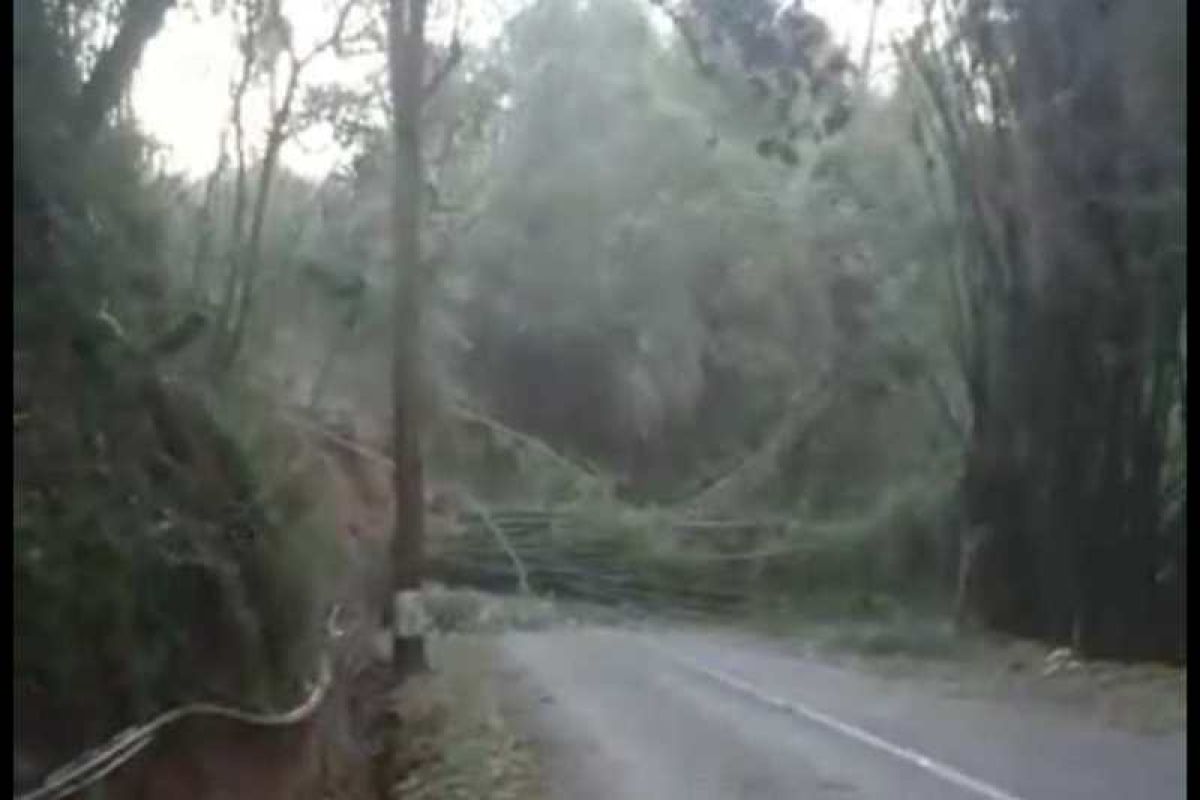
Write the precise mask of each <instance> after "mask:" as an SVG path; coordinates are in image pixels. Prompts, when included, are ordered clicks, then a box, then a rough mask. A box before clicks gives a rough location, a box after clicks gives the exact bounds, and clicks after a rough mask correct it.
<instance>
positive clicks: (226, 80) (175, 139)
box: [133, 0, 915, 176]
mask: <svg viewBox="0 0 1200 800" xmlns="http://www.w3.org/2000/svg"><path fill="white" fill-rule="evenodd" d="M500 2H504V0H483V1H482V2H481V0H469V1H468V2H466V3H465V4H464V6H465V8H467V9H469V10H468V11H465V12H464V17H463V19H462V25H463V29H464V36H465V37H466V38H469V39H471V40H474V41H480V40H487V39H488V38H490V37H491V36H493V35H495V33H496V32H497V31H498V30H499V23H498V20H499V19H500V13H501V12H500V11H499V3H500ZM871 4H872V0H807V1H806V2H805V7H806V8H807V9H808V10H810V11H812V12H814V13H816V14H817V15H818V16H820V17H822V18H823V19H825V21H826V22H827V23H828V24H829V26H830V27H831V28H832V30H833V32H834V36H835V37H836V38H837V39H838V40H839V41H841V42H844V43H846V44H847V45H848V46H849V47H850V53H851V56H852V57H853V58H855V59H858V58H859V57H860V55H861V53H862V47H863V43H864V42H865V40H866V35H867V28H868V23H869V20H870V15H871ZM283 5H284V11H285V14H286V15H287V17H288V19H289V20H291V21H292V24H293V26H294V29H295V33H294V35H295V41H296V46H297V50H298V52H300V53H304V52H305V51H306V50H307V49H308V47H309V46H310V45H311V43H313V42H315V41H317V40H319V39H320V38H321V37H323V36H326V35H328V31H329V30H330V27H331V23H330V21H331V20H332V18H333V16H332V13H331V12H330V10H329V3H328V2H327V1H326V0H321V1H317V0H293V2H290V3H289V2H286V1H285V2H284V3H283ZM914 20H915V11H914V3H913V0H882V6H881V8H880V11H879V17H878V21H877V23H876V33H875V42H876V46H877V55H876V56H875V63H874V65H873V68H872V71H873V72H874V71H875V70H876V68H878V67H883V66H886V63H887V59H886V52H885V51H884V50H883V47H884V46H885V45H886V43H887V41H888V40H889V39H890V37H891V36H893V35H895V34H896V33H898V32H900V31H901V30H904V29H906V28H908V27H910V26H911V25H912V23H913V21H914ZM450 25H451V21H450V20H449V19H444V18H443V19H442V20H440V28H442V29H445V30H442V31H441V33H442V34H443V35H444V34H446V33H447V32H448V29H449V27H450ZM437 27H439V26H435V25H431V28H435V30H434V31H431V33H432V34H433V36H434V37H435V38H436V37H437ZM233 42H234V27H233V23H232V21H231V20H230V19H229V17H228V15H225V16H223V17H221V18H219V19H211V18H206V19H205V20H204V21H203V22H200V21H198V20H197V19H196V18H195V17H194V16H192V14H191V13H189V12H186V11H182V10H179V9H175V10H172V11H171V12H170V13H169V15H168V17H167V21H166V24H165V25H164V26H163V30H162V32H161V33H159V35H158V36H156V37H155V38H154V39H153V40H152V41H151V42H150V44H149V45H148V46H147V48H146V52H145V54H144V56H143V58H142V64H141V68H140V69H139V71H138V75H137V78H136V79H135V82H134V86H133V102H134V107H135V108H136V110H137V113H138V115H139V117H140V118H141V120H142V123H143V125H144V126H145V128H146V129H147V131H148V132H149V133H150V134H151V135H153V136H155V137H156V138H157V139H159V140H160V141H161V142H162V143H163V144H165V145H166V146H167V147H168V148H169V152H168V154H167V163H168V164H169V165H170V166H171V167H172V168H174V169H178V170H181V171H184V172H186V173H188V174H190V175H193V176H199V175H202V174H204V173H206V172H208V171H209V170H211V169H212V168H213V166H214V165H215V164H216V160H217V153H218V143H219V141H220V136H221V133H222V131H223V130H224V129H225V128H226V126H227V123H228V118H229V85H230V82H231V80H232V78H233V76H234V74H235V71H236V69H237V55H236V53H235V51H234V47H233ZM364 62H366V63H364ZM379 66H380V64H379V62H378V61H377V60H376V61H372V60H371V59H362V58H360V59H356V60H354V61H353V62H351V63H346V62H339V61H338V60H337V59H335V58H334V57H333V56H332V55H328V56H326V57H325V58H323V59H320V60H317V61H314V63H313V64H312V67H311V68H310V70H309V71H308V72H306V73H305V76H306V79H308V78H311V79H312V80H319V81H331V80H336V81H345V82H347V83H351V82H356V81H361V77H360V76H363V75H366V74H369V73H370V71H371V70H372V69H377V68H378V67H379ZM247 105H248V108H247V130H248V131H249V132H250V135H251V136H254V137H255V138H254V139H253V140H252V141H253V142H254V143H256V146H259V147H260V146H261V144H260V143H261V141H262V139H263V136H264V134H263V133H262V131H263V130H264V127H265V123H266V118H267V117H266V115H267V111H266V106H267V98H266V96H265V92H264V93H262V94H261V95H259V96H256V97H252V98H251V100H250V101H249V102H248V104H247ZM340 155H341V154H340V153H339V152H338V150H337V148H336V146H335V145H334V144H333V142H332V140H331V138H330V137H329V134H328V132H327V131H324V130H320V129H315V130H313V131H310V132H309V133H308V134H306V135H305V136H303V137H302V138H301V139H299V140H297V141H291V142H289V143H287V144H286V145H285V146H284V150H283V153H282V160H283V161H284V163H285V164H287V165H288V167H289V168H291V169H293V170H296V171H297V172H302V173H305V174H308V175H312V176H320V175H324V174H326V173H327V172H328V171H329V170H330V169H331V168H332V167H333V166H334V165H335V164H336V163H337V161H338V159H339V158H340Z"/></svg>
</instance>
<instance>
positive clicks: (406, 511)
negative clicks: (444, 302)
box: [385, 0, 426, 675]
mask: <svg viewBox="0 0 1200 800" xmlns="http://www.w3.org/2000/svg"><path fill="white" fill-rule="evenodd" d="M425 14H426V0H389V3H388V59H389V73H390V78H391V94H392V135H393V140H394V146H395V163H396V177H395V182H394V185H393V209H392V211H393V219H392V235H393V237H394V239H393V242H394V247H395V259H396V267H395V268H396V278H395V281H396V282H395V297H394V307H393V325H394V326H395V328H394V331H393V336H394V341H393V352H392V457H393V459H394V462H395V468H394V473H393V486H394V493H395V513H396V519H395V525H396V529H395V531H394V532H393V535H392V548H391V551H392V552H391V564H392V588H393V590H394V591H395V592H398V593H403V592H408V591H413V590H416V589H418V588H419V587H420V583H421V578H422V576H423V574H424V568H425V563H424V562H425V502H424V495H425V492H424V479H423V478H424V476H423V472H422V460H421V423H422V420H421V418H420V417H421V415H420V398H421V381H422V378H423V375H422V374H421V353H422V349H421V348H422V342H423V332H424V331H423V329H424V322H423V318H422V312H423V310H424V309H423V305H424V288H425V287H424V285H423V283H424V281H423V279H422V258H421V238H420V234H421V195H422V187H423V186H424V181H423V179H422V164H421V129H420V112H421V99H422V97H421V95H422V86H423V80H424V78H423V70H424V64H425ZM392 615H393V609H392V604H391V603H389V604H388V605H387V607H386V609H385V621H386V622H387V623H388V624H389V625H390V624H392V623H394V622H396V620H394V619H392V618H391V617H392ZM393 648H394V649H393V660H394V662H393V663H394V666H395V667H396V669H397V672H399V673H400V674H401V675H403V674H406V673H411V672H413V671H415V670H418V669H422V668H424V667H425V657H424V640H423V638H422V636H421V634H420V633H419V632H416V631H402V630H395V631H394V635H393Z"/></svg>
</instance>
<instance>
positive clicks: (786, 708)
mask: <svg viewBox="0 0 1200 800" xmlns="http://www.w3.org/2000/svg"><path fill="white" fill-rule="evenodd" d="M645 644H646V645H647V646H649V647H650V648H652V649H654V650H657V651H659V652H660V653H662V654H663V656H665V657H666V658H668V659H670V660H671V661H673V662H675V663H676V664H678V665H679V666H680V667H683V668H684V669H686V670H689V671H691V672H695V673H698V674H700V675H703V676H704V677H706V678H708V679H709V680H712V681H715V682H716V683H719V684H721V685H722V686H725V687H727V688H730V689H733V690H734V691H736V692H739V693H740V694H743V695H746V696H747V697H750V698H752V699H754V700H756V701H757V702H759V703H762V704H764V705H767V706H769V707H771V708H774V709H777V710H779V711H783V712H785V713H788V714H792V715H794V716H797V717H801V718H803V719H806V720H809V721H811V722H815V723H817V724H818V725H823V726H825V727H826V728H829V729H830V730H834V731H837V732H838V733H840V734H842V735H843V736H846V737H848V738H850V739H854V740H855V741H858V742H861V743H863V744H865V745H868V746H870V747H874V748H875V749H877V750H881V751H883V752H884V753H887V754H888V755H890V756H893V757H894V758H898V759H900V760H901V761H907V762H908V763H910V764H913V765H915V766H917V767H920V768H921V769H923V770H925V771H927V772H929V773H931V774H933V775H935V776H937V777H938V778H941V779H942V780H944V781H946V782H948V783H952V784H954V785H956V786H959V787H961V788H963V789H966V790H968V791H970V792H974V793H975V794H977V795H979V796H980V797H986V798H988V800H1021V798H1020V797H1018V796H1017V795H1015V794H1011V793H1009V792H1006V791H1004V790H1003V789H1000V788H998V787H996V786H993V785H991V784H989V783H986V782H985V781H981V780H979V779H978V778H972V777H971V776H970V775H967V774H965V773H963V772H960V771H959V770H956V769H955V768H954V767H951V766H949V765H947V764H943V763H941V762H939V761H937V760H936V759H933V758H930V757H929V756H927V755H924V754H923V753H919V752H917V751H916V750H910V749H909V748H907V747H901V746H900V745H897V744H892V743H891V742H889V741H887V740H886V739H881V738H880V737H878V736H876V735H875V734H873V733H870V732H868V731H865V730H863V729H862V728H858V727H856V726H854V725H851V724H850V723H848V722H842V721H841V720H839V719H836V718H835V717H831V716H829V715H828V714H823V713H821V712H820V711H816V710H815V709H812V708H809V707H807V706H805V705H804V704H802V703H797V702H795V701H791V700H785V699H783V698H782V697H777V696H775V695H772V694H769V693H767V692H764V691H762V690H761V689H759V688H758V687H756V686H754V685H752V684H750V683H748V682H746V681H744V680H742V679H741V678H738V677H736V676H734V675H730V674H728V673H726V672H721V671H719V670H715V669H710V668H709V667H706V666H704V665H703V664H698V663H696V662H695V661H692V660H691V659H688V658H684V657H683V656H679V655H676V654H675V653H673V652H672V651H671V650H670V649H668V648H666V647H664V646H662V645H660V644H658V643H656V642H645Z"/></svg>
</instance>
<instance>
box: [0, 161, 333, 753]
mask: <svg viewBox="0 0 1200 800" xmlns="http://www.w3.org/2000/svg"><path fill="white" fill-rule="evenodd" d="M131 147H132V145H131V144H130V143H129V142H127V141H126V140H123V139H120V138H118V139H116V140H115V141H114V142H112V143H111V147H108V148H107V149H106V148H104V147H101V148H100V149H99V151H98V152H97V153H96V154H94V157H93V159H92V160H91V161H90V162H89V164H90V166H89V167H88V168H87V169H81V170H80V171H79V173H78V175H76V176H74V177H72V178H70V179H68V178H65V177H63V176H62V175H61V174H59V173H56V172H54V171H50V170H48V169H47V170H42V171H41V172H40V173H39V171H38V170H37V169H34V168H31V167H29V166H28V164H26V165H25V174H26V182H25V189H24V193H22V194H19V196H18V198H17V199H18V201H19V202H18V206H17V209H16V212H15V223H16V224H15V234H16V241H15V247H14V315H15V319H14V352H13V361H14V368H13V381H14V387H13V400H14V413H13V436H14V443H13V445H14V453H13V455H14V478H13V494H14V503H13V562H14V564H13V580H14V597H15V599H16V603H15V608H14V614H13V623H14V637H13V642H14V655H13V670H14V692H13V696H14V703H15V708H14V731H15V734H16V737H17V740H18V742H17V744H18V749H19V750H21V751H22V752H23V753H24V754H25V757H26V758H27V759H29V760H31V761H33V762H35V763H37V764H39V765H40V767H41V768H42V769H44V768H46V767H49V766H53V765H54V763H55V762H57V761H61V760H62V759H63V758H65V757H69V756H71V755H74V754H75V753H76V752H78V751H79V750H80V749H82V748H83V747H86V746H90V745H94V744H97V743H98V741H99V740H101V739H103V738H106V737H107V736H109V735H112V734H113V733H115V732H116V731H117V730H118V729H119V728H120V727H122V726H124V725H129V724H132V723H135V722H141V721H144V720H145V719H146V718H147V717H149V716H151V715H153V714H154V713H156V712H159V711H162V710H164V709H165V708H167V707H170V706H172V705H175V704H180V703H183V702H188V701H195V700H210V701H217V702H224V703H232V704H236V705H239V706H243V707H246V706H249V707H279V706H280V705H285V704H291V703H293V702H294V701H295V699H296V697H297V695H298V693H299V691H300V689H301V683H302V681H303V680H305V679H307V678H309V677H310V675H309V673H310V672H311V670H312V669H313V667H314V664H315V655H316V650H317V648H318V647H319V646H320V640H319V636H320V629H321V628H320V622H321V619H320V617H321V613H322V611H323V609H322V604H323V602H324V596H325V593H324V590H323V587H325V586H327V585H328V584H329V583H330V578H329V577H327V575H329V573H331V571H332V568H333V567H334V566H335V565H336V550H335V545H334V542H333V540H332V539H331V533H332V529H331V527H330V526H329V525H328V522H327V520H325V519H324V518H323V513H324V512H323V510H322V509H321V508H320V507H319V506H318V505H317V504H316V503H314V502H313V501H312V500H311V498H313V497H314V496H316V495H315V493H314V491H313V487H312V485H311V481H310V479H309V476H308V475H307V474H305V472H304V471H303V470H301V469H298V468H297V464H298V463H300V462H296V463H289V462H291V461H292V460H293V459H295V458H296V457H297V450H296V447H295V446H294V444H293V443H289V442H288V440H287V437H286V435H285V434H283V432H281V431H278V430H272V429H271V428H270V426H269V425H268V424H266V419H267V417H266V415H265V414H264V413H259V412H257V411H256V410H255V409H253V408H252V407H250V406H248V405H247V404H246V403H244V402H243V399H242V398H231V397H229V396H224V397H222V396H221V395H219V394H216V393H212V392H208V393H205V392H202V391H200V387H201V386H202V383H201V382H200V380H199V378H198V377H197V376H194V375H189V376H187V377H186V378H183V377H180V376H175V377H172V375H171V374H170V373H171V370H170V369H169V365H168V364H165V363H162V362H160V361H158V360H155V359H154V358H152V357H151V356H150V355H149V354H148V348H147V347H145V345H144V343H145V342H146V341H147V340H148V338H149V337H151V336H153V335H154V334H155V333H156V332H157V331H156V329H157V327H158V326H159V325H161V324H163V318H164V317H169V314H170V313H171V311H172V308H173V306H172V304H171V303H170V302H169V301H168V299H167V298H166V297H165V295H163V294H162V290H161V286H160V285H159V284H157V283H156V281H155V280H154V269H155V268H156V265H155V259H156V258H157V257H158V255H159V253H158V251H157V249H156V248H157V245H158V243H159V237H158V228H157V225H158V224H159V222H160V220H158V219H157V218H156V216H155V212H154V209H153V204H152V203H149V202H147V201H146V200H145V196H144V195H145V193H146V192H147V191H148V190H147V187H146V186H145V185H144V182H143V180H142V179H141V177H140V176H141V174H142V173H141V172H140V171H139V167H138V164H137V163H136V159H135V158H134V155H133V154H131ZM17 161H18V163H22V162H21V159H20V157H18V158H17ZM59 172H61V171H59ZM47 175H48V176H49V177H46V176H47ZM39 178H45V179H44V180H38V179H39ZM252 429H253V431H252Z"/></svg>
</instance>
